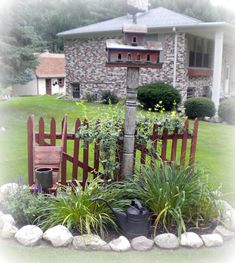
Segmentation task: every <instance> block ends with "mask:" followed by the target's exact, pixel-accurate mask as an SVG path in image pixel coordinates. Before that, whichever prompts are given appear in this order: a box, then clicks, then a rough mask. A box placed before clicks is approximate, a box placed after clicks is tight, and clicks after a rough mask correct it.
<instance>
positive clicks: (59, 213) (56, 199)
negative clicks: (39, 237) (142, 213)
mask: <svg viewBox="0 0 235 263" xmlns="http://www.w3.org/2000/svg"><path fill="white" fill-rule="evenodd" d="M94 198H105V199H107V200H108V201H109V203H110V204H111V205H112V206H113V207H114V208H116V209H120V208H122V207H123V206H124V205H125V200H115V196H114V195H113V194H112V193H111V192H110V190H109V189H108V188H107V187H106V186H105V185H102V183H101V182H99V180H97V179H95V180H94V181H92V182H91V183H90V184H87V185H86V187H85V189H84V190H83V189H82V187H81V186H80V184H79V183H78V186H72V187H65V186H62V188H61V191H59V192H58V193H57V196H51V198H50V202H49V203H48V206H47V207H43V208H42V209H40V211H41V212H42V213H43V215H44V214H45V213H46V214H47V216H46V217H43V218H40V217H39V218H38V219H39V221H40V222H41V224H40V226H41V227H42V228H43V229H48V228H50V227H53V226H55V225H58V224H61V225H64V226H66V227H67V228H68V229H70V230H71V231H76V232H78V233H80V234H91V233H94V234H99V235H101V236H102V237H104V235H105V233H106V232H107V229H108V228H109V227H111V228H116V222H115V220H114V218H113V215H112V213H111V211H110V210H109V208H108V207H107V206H106V205H105V204H104V203H101V202H93V201H92V200H93V199H94Z"/></svg>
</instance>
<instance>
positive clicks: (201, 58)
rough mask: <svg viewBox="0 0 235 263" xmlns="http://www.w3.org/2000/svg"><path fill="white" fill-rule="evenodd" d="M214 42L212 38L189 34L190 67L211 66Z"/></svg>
mask: <svg viewBox="0 0 235 263" xmlns="http://www.w3.org/2000/svg"><path fill="white" fill-rule="evenodd" d="M212 44H213V42H212V41H211V40H208V39H203V38H200V37H196V36H192V35H189V37H188V49H189V67H198V68H210V67H211V57H212V49H213V47H212Z"/></svg>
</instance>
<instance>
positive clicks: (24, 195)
mask: <svg viewBox="0 0 235 263" xmlns="http://www.w3.org/2000/svg"><path fill="white" fill-rule="evenodd" d="M47 204H48V198H47V197H46V196H45V195H43V194H41V193H38V194H37V195H34V194H32V193H31V192H30V190H29V188H23V187H19V189H18V190H17V191H16V192H14V193H12V194H11V195H10V196H8V198H7V200H6V201H5V203H4V209H5V210H6V211H7V212H8V213H10V214H12V216H13V217H14V219H15V220H16V222H17V224H19V225H21V226H23V225H28V224H29V225H30V224H39V221H38V220H37V218H38V216H39V215H41V217H43V215H42V214H40V212H39V210H40V209H41V208H42V207H47Z"/></svg>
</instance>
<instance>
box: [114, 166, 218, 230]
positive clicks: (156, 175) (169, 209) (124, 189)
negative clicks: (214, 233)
mask: <svg viewBox="0 0 235 263" xmlns="http://www.w3.org/2000/svg"><path fill="white" fill-rule="evenodd" d="M203 176H204V174H203V172H202V171H201V170H197V169H196V170H194V171H193V172H192V171H191V170H190V169H189V168H183V167H178V166H174V165H173V166H169V165H167V164H163V163H161V164H159V165H155V166H154V167H152V166H151V165H146V166H145V167H143V168H142V169H141V171H139V172H136V174H135V175H134V176H133V178H130V179H129V180H127V181H125V182H123V183H119V184H117V186H116V187H117V188H119V192H120V193H122V194H123V197H124V198H128V197H129V198H134V197H135V198H138V199H139V200H141V202H142V203H143V205H144V206H145V207H147V208H149V209H150V210H151V211H152V212H153V213H154V216H153V220H154V221H153V222H154V223H153V225H154V229H155V234H156V231H157V228H158V227H159V225H161V226H163V227H164V228H165V230H166V231H168V230H169V229H170V228H171V227H172V226H174V225H176V226H177V230H178V235H180V233H181V232H182V231H186V227H187V224H194V225H195V226H197V225H198V224H200V223H201V222H203V223H204V224H206V223H207V222H210V221H212V220H215V219H217V218H218V217H219V216H220V207H219V204H218V202H217V201H216V196H215V195H214V194H213V192H212V191H211V189H210V188H209V186H208V184H207V182H205V181H203Z"/></svg>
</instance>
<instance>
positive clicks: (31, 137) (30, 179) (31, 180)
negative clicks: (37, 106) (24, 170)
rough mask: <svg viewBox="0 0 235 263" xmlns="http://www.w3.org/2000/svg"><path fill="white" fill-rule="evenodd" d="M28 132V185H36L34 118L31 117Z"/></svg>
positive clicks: (28, 122)
mask: <svg viewBox="0 0 235 263" xmlns="http://www.w3.org/2000/svg"><path fill="white" fill-rule="evenodd" d="M27 131H28V184H29V186H31V185H33V183H34V167H33V145H34V140H35V138H34V116H33V115H32V116H30V117H29V118H28V121H27Z"/></svg>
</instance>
